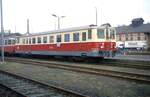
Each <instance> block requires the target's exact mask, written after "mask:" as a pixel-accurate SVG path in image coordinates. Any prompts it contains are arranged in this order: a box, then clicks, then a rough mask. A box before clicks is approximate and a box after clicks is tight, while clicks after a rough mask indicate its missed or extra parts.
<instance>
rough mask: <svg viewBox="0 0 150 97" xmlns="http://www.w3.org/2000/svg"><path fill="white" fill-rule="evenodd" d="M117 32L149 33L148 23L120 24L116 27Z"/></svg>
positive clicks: (149, 26)
mask: <svg viewBox="0 0 150 97" xmlns="http://www.w3.org/2000/svg"><path fill="white" fill-rule="evenodd" d="M116 32H117V33H126V32H128V33H130V32H144V33H150V24H149V23H148V24H141V25H138V26H132V25H129V26H120V27H116Z"/></svg>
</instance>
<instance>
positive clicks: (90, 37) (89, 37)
mask: <svg viewBox="0 0 150 97" xmlns="http://www.w3.org/2000/svg"><path fill="white" fill-rule="evenodd" d="M88 39H92V29H89V30H88Z"/></svg>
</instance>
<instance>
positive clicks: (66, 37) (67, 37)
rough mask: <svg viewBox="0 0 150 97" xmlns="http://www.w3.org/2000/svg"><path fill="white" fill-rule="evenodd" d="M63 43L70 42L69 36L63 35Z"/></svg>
mask: <svg viewBox="0 0 150 97" xmlns="http://www.w3.org/2000/svg"><path fill="white" fill-rule="evenodd" d="M64 41H65V42H69V41H70V35H69V34H65V38H64Z"/></svg>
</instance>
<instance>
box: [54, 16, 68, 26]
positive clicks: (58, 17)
mask: <svg viewBox="0 0 150 97" xmlns="http://www.w3.org/2000/svg"><path fill="white" fill-rule="evenodd" d="M52 16H53V17H56V18H57V19H58V29H60V18H64V17H66V16H58V15H55V14H52Z"/></svg>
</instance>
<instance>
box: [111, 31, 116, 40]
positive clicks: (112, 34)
mask: <svg viewBox="0 0 150 97" xmlns="http://www.w3.org/2000/svg"><path fill="white" fill-rule="evenodd" d="M110 38H111V39H115V31H114V30H113V29H110Z"/></svg>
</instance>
